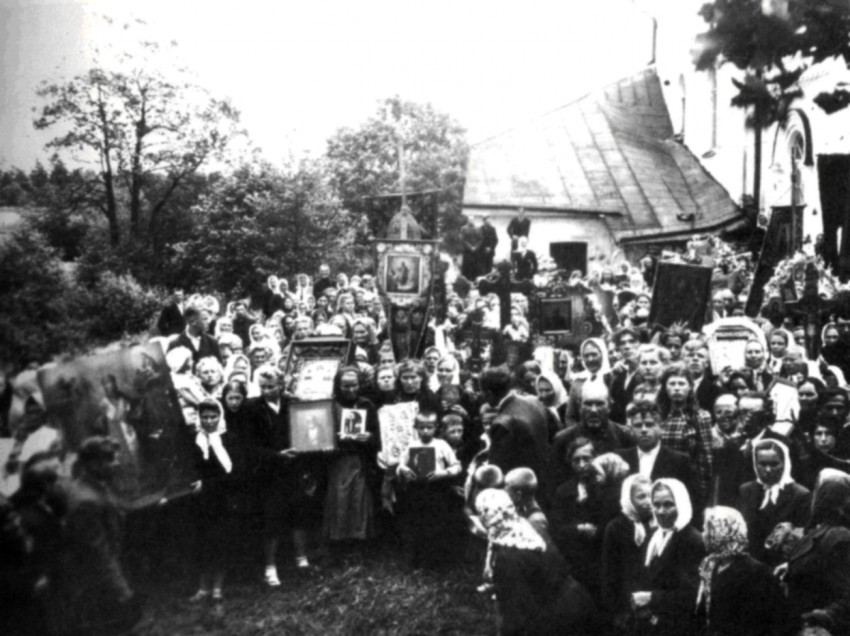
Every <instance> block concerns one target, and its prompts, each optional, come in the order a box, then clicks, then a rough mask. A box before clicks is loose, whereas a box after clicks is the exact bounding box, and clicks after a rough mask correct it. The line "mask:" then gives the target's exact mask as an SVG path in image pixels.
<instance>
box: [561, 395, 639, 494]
mask: <svg viewBox="0 0 850 636" xmlns="http://www.w3.org/2000/svg"><path fill="white" fill-rule="evenodd" d="M609 408H610V400H609V397H608V388H607V387H606V386H605V384H604V383H602V382H584V383H583V384H582V386H581V406H580V407H579V423H578V424H577V425H575V426H571V427H569V428H567V429H564V430H563V431H560V432H558V433H557V434H556V435H555V439H553V440H552V459H551V466H550V474H551V475H552V478H551V481H552V484H553V486H554V487H555V488H557V487H558V486H560V485H561V484H562V483H564V482H565V481H566V480H567V479H568V478H569V476H570V468H569V460H568V459H567V456H566V454H567V448H569V445H570V444H571V443H572V441H573V440H574V439H576V438H577V437H587V438H588V439H590V441H591V442H592V443H593V450H594V451H595V453H596V454H597V455H602V454H604V453H610V452H613V451H614V450H616V449H618V448H627V447H629V446H632V445H634V439H633V438H632V434H631V431H629V429H628V428H627V427H625V426H623V425H622V424H617V423H616V422H613V421H611V420H610V419H609V417H608V413H609Z"/></svg>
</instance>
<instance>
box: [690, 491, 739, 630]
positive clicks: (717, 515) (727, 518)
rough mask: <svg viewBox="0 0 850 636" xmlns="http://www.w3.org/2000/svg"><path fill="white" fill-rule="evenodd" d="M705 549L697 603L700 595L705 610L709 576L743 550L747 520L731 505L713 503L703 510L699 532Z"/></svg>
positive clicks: (709, 595) (708, 599) (700, 571)
mask: <svg viewBox="0 0 850 636" xmlns="http://www.w3.org/2000/svg"><path fill="white" fill-rule="evenodd" d="M702 537H703V540H704V541H705V548H706V551H707V552H708V556H706V557H705V558H704V559H703V560H702V563H701V564H700V566H699V575H700V579H702V583H701V585H700V591H699V595H698V596H697V606H699V603H700V602H701V600H702V599H703V598H704V599H705V610H706V613H708V611H709V608H710V607H711V579H712V577H713V576H714V574H715V573H716V572H717V569H718V567H720V566H722V565H727V564H729V563H730V562H731V561H732V560H733V559H734V558H735V557H738V556H740V555H742V554H746V553H747V523H746V522H745V521H744V517H743V515H742V514H741V513H740V512H738V511H737V510H735V509H734V508H727V507H725V506H716V507H714V508H708V509H707V510H706V511H705V530H703V533H702Z"/></svg>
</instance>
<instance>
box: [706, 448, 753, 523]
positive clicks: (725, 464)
mask: <svg viewBox="0 0 850 636" xmlns="http://www.w3.org/2000/svg"><path fill="white" fill-rule="evenodd" d="M739 444H740V442H738V443H735V442H734V441H732V440H725V441H724V442H723V445H722V446H720V447H717V448H714V447H712V449H711V458H712V464H711V468H712V471H711V472H712V473H713V474H712V476H711V493H710V494H709V497H710V504H711V505H713V506H729V507H730V508H734V507H735V506H736V505H737V504H738V490H739V489H740V487H741V484H743V483H744V482H746V481H748V480H750V479H752V477H751V476H748V471H747V462H745V461H744V457H743V456H742V455H741V449H740V446H739ZM749 472H752V469H750V471H749Z"/></svg>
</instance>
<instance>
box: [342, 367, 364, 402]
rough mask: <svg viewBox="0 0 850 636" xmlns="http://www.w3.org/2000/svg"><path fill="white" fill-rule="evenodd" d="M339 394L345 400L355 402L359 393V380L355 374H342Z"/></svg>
mask: <svg viewBox="0 0 850 636" xmlns="http://www.w3.org/2000/svg"><path fill="white" fill-rule="evenodd" d="M339 392H340V394H341V396H342V397H343V398H344V399H346V400H356V399H357V396H358V394H359V393H360V378H359V377H358V375H357V374H356V373H344V374H343V376H342V377H341V378H340V379H339Z"/></svg>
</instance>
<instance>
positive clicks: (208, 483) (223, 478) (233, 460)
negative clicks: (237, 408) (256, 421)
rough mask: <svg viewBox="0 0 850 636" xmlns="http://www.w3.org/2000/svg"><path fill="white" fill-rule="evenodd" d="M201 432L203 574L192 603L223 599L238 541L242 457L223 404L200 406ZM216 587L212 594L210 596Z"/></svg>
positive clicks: (198, 509)
mask: <svg viewBox="0 0 850 636" xmlns="http://www.w3.org/2000/svg"><path fill="white" fill-rule="evenodd" d="M198 416H199V419H200V431H199V432H198V434H197V436H196V437H195V447H194V454H195V463H196V466H197V469H198V474H199V476H200V480H199V481H197V482H196V483H195V488H196V491H197V493H198V494H197V498H196V500H195V522H196V527H195V529H196V533H197V538H196V545H197V547H198V554H197V558H198V566H199V569H200V571H201V575H200V585H199V587H198V591H197V592H196V593H195V595H194V596H193V597H192V598H191V600H192V601H201V600H205V599H207V598H208V597H210V596H211V598H212V600H213V601H215V602H220V601H221V600H222V591H221V588H222V584H223V583H224V569H225V555H226V554H227V552H228V547H229V545H230V541H231V540H232V539H233V538H234V530H233V515H232V514H231V504H232V503H233V500H234V495H235V494H236V478H235V477H236V471H235V470H234V469H235V467H237V466H238V463H239V458H238V456H237V447H236V444H235V442H234V439H233V437H232V434H229V433H227V431H226V430H225V427H224V418H223V417H222V408H221V405H220V404H219V403H218V402H217V401H215V400H204V401H202V402H201V403H200V404H199V405H198ZM210 584H212V595H210Z"/></svg>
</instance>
